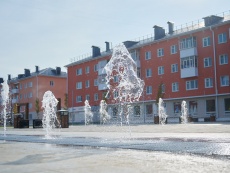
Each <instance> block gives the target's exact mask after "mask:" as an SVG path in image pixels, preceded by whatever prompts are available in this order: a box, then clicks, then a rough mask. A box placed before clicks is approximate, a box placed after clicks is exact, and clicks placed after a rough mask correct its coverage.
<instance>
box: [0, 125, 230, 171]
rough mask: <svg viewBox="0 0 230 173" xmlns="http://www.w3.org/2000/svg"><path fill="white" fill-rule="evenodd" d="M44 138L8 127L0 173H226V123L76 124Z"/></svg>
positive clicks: (229, 148)
mask: <svg viewBox="0 0 230 173" xmlns="http://www.w3.org/2000/svg"><path fill="white" fill-rule="evenodd" d="M0 130H1V131H3V127H0ZM2 134H3V133H2ZM50 136H51V137H52V139H45V131H44V130H43V129H39V128H38V129H33V128H32V127H30V128H27V129H26V128H25V129H15V128H12V127H8V128H7V131H6V137H4V136H3V135H0V153H1V157H0V172H16V171H17V172H229V171H230V123H218V122H215V123H191V124H166V125H163V126H162V125H156V124H147V125H131V126H122V127H121V126H112V125H106V126H102V125H88V126H84V125H78V126H70V127H69V128H63V129H54V131H53V132H52V133H51V135H50Z"/></svg>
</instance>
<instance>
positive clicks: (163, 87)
mask: <svg viewBox="0 0 230 173" xmlns="http://www.w3.org/2000/svg"><path fill="white" fill-rule="evenodd" d="M161 93H165V84H161Z"/></svg>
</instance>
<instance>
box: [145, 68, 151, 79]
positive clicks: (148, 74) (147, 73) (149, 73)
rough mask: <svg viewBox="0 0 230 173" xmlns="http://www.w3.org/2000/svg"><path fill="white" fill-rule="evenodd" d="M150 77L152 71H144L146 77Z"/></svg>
mask: <svg viewBox="0 0 230 173" xmlns="http://www.w3.org/2000/svg"><path fill="white" fill-rule="evenodd" d="M151 76H152V69H150V68H149V69H146V77H151Z"/></svg>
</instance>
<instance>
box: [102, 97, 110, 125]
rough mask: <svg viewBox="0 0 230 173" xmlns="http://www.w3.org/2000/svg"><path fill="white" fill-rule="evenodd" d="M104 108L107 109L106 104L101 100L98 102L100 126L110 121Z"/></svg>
mask: <svg viewBox="0 0 230 173" xmlns="http://www.w3.org/2000/svg"><path fill="white" fill-rule="evenodd" d="M106 108H107V104H106V102H105V100H101V102H100V122H102V124H105V123H106V122H107V121H108V120H109V119H110V115H109V114H108V112H107V111H106Z"/></svg>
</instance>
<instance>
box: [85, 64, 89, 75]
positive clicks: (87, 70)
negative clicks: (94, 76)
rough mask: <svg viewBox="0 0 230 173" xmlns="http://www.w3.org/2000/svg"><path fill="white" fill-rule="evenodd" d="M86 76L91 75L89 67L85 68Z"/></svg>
mask: <svg viewBox="0 0 230 173" xmlns="http://www.w3.org/2000/svg"><path fill="white" fill-rule="evenodd" d="M85 74H89V66H87V67H85Z"/></svg>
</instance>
